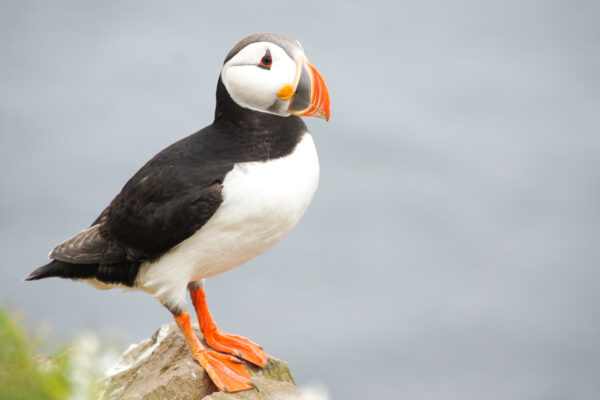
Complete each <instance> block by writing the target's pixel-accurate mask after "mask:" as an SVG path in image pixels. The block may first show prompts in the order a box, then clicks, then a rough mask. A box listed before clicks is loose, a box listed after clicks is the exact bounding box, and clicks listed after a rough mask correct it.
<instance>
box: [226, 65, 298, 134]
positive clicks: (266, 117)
mask: <svg viewBox="0 0 600 400" xmlns="http://www.w3.org/2000/svg"><path fill="white" fill-rule="evenodd" d="M219 122H226V123H234V124H235V125H238V126H239V127H241V128H243V129H244V130H255V131H265V130H267V131H268V130H270V129H271V128H272V127H275V126H279V127H281V126H285V125H290V126H291V127H292V126H293V127H297V126H298V125H299V124H302V125H304V122H302V120H301V119H300V118H299V117H296V116H294V115H290V116H287V117H282V116H279V115H275V114H269V113H265V112H260V111H254V110H251V109H249V108H244V107H241V106H240V105H238V104H237V103H236V102H235V101H234V100H233V99H232V98H231V96H230V95H229V93H228V92H227V89H226V88H225V85H224V84H223V81H222V79H221V77H220V76H219V82H218V84H217V106H216V108H215V123H219Z"/></svg>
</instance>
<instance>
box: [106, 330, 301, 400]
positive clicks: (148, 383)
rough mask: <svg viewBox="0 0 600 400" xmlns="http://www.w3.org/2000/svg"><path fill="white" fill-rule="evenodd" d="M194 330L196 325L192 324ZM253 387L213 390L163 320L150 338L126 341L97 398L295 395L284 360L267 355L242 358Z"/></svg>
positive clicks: (243, 399) (248, 399)
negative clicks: (258, 363)
mask: <svg viewBox="0 0 600 400" xmlns="http://www.w3.org/2000/svg"><path fill="white" fill-rule="evenodd" d="M195 330H196V332H198V329H197V328H196V329H195ZM198 336H199V337H200V339H202V335H201V334H199V335H198ZM246 368H247V369H248V371H249V372H250V375H251V377H252V382H253V384H254V385H255V386H256V389H251V390H246V391H243V392H237V393H223V392H218V391H217V388H216V386H215V385H214V384H213V383H212V382H211V380H210V378H209V377H208V375H207V374H206V372H204V369H203V368H202V367H201V366H200V364H199V363H198V362H197V361H196V360H195V359H194V358H193V357H192V354H191V352H190V350H189V348H188V347H187V344H186V342H185V339H184V337H183V334H182V333H181V332H180V331H179V329H178V328H177V326H176V325H175V324H168V325H163V326H161V327H160V329H159V330H158V331H157V332H156V333H155V334H154V336H152V338H150V339H146V340H144V341H142V342H141V343H139V344H137V345H135V344H134V345H131V346H130V347H129V348H128V349H127V350H126V351H125V352H124V353H123V354H122V356H121V359H120V360H119V362H118V363H117V365H115V366H114V367H113V368H111V369H110V370H109V371H108V372H107V377H106V380H105V382H104V385H103V386H104V389H103V392H102V394H101V395H100V399H101V400H117V399H127V400H158V399H169V400H179V399H181V400H184V399H185V400H200V399H204V400H255V399H256V400H259V399H260V400H275V399H277V400H284V399H285V400H288V399H289V400H292V399H293V400H300V399H304V397H303V395H302V394H301V393H300V391H299V390H298V388H297V387H296V385H295V383H294V379H293V378H292V375H291V373H290V370H289V368H288V366H287V364H286V363H285V362H283V361H280V360H277V359H275V358H271V357H270V358H269V365H268V367H267V368H266V369H262V368H258V367H255V366H253V365H249V364H248V363H246Z"/></svg>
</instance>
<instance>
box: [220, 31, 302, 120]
mask: <svg viewBox="0 0 600 400" xmlns="http://www.w3.org/2000/svg"><path fill="white" fill-rule="evenodd" d="M267 50H268V52H269V54H270V58H271V63H270V65H268V67H269V68H267V66H265V65H261V60H263V57H265V55H267ZM265 60H267V61H268V59H265ZM267 64H268V62H267ZM295 76H296V61H295V60H292V59H291V58H290V56H289V55H288V54H287V53H286V52H285V51H284V50H283V49H282V48H281V47H279V46H277V45H276V44H274V43H270V42H255V43H251V44H249V45H248V46H246V47H244V48H243V49H242V50H240V51H239V52H238V53H237V54H236V55H235V56H234V57H232V58H231V59H230V60H229V61H227V62H226V63H225V65H224V66H223V70H222V71H221V79H222V80H223V84H224V85H225V88H226V89H227V91H228V92H229V95H230V96H231V98H232V99H233V100H234V101H235V102H236V103H237V104H239V105H240V106H242V107H245V108H250V109H252V110H256V111H261V112H267V113H271V114H277V115H282V116H287V115H290V113H289V112H288V107H289V105H290V99H282V98H280V97H279V96H278V93H279V91H280V90H281V88H282V87H284V86H285V85H293V84H294V78H295Z"/></svg>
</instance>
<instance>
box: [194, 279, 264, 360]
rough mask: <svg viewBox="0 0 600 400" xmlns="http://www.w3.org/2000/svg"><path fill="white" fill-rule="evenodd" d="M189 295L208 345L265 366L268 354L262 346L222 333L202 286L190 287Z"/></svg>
mask: <svg viewBox="0 0 600 400" xmlns="http://www.w3.org/2000/svg"><path fill="white" fill-rule="evenodd" d="M190 296H191V297H192V302H193V303H194V307H195V308H196V313H197V314H198V321H199V322H200V329H201V330H202V334H204V339H205V340H206V343H207V344H208V345H209V346H210V347H212V348H213V349H215V350H217V351H222V352H223V353H228V354H233V355H235V356H238V357H240V358H243V359H244V360H246V361H248V362H251V363H252V364H254V365H257V366H259V367H261V368H265V367H266V366H267V362H268V356H267V353H265V351H264V350H263V349H262V347H260V346H259V345H257V344H256V343H254V342H252V341H251V340H249V339H246V338H245V337H241V336H237V335H231V334H228V333H224V332H221V331H220V330H219V328H217V324H216V323H215V320H214V319H213V317H212V315H211V314H210V311H209V310H208V306H207V305H206V294H205V292H204V289H203V288H197V289H190Z"/></svg>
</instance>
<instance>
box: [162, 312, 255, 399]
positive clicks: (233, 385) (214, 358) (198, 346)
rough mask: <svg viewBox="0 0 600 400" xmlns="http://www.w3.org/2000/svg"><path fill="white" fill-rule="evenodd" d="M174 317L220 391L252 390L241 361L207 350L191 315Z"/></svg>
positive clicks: (195, 355)
mask: <svg viewBox="0 0 600 400" xmlns="http://www.w3.org/2000/svg"><path fill="white" fill-rule="evenodd" d="M174 317H175V322H177V325H178V326H179V329H181V331H182V332H183V335H184V336H185V339H186V341H187V343H188V346H189V347H190V350H192V354H193V355H194V358H195V359H196V360H198V362H199V363H200V365H202V368H204V370H205V371H206V373H207V374H208V376H209V377H210V379H211V380H212V381H213V382H214V384H215V385H216V386H217V388H219V390H221V391H224V392H239V391H241V390H246V389H251V388H252V385H251V384H250V374H248V371H246V368H245V367H244V365H243V363H242V362H241V361H240V360H238V359H237V358H235V357H233V356H230V355H227V354H220V353H217V352H215V351H211V350H208V349H206V348H205V347H204V346H203V345H202V343H200V340H199V339H198V337H197V336H196V334H195V333H194V331H193V330H192V326H191V324H190V315H189V314H188V313H187V312H183V313H181V314H179V315H175V316H174Z"/></svg>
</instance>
